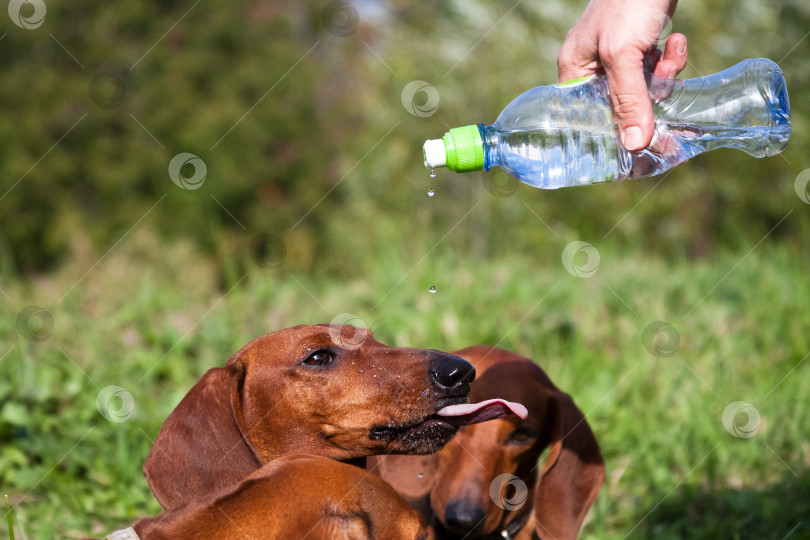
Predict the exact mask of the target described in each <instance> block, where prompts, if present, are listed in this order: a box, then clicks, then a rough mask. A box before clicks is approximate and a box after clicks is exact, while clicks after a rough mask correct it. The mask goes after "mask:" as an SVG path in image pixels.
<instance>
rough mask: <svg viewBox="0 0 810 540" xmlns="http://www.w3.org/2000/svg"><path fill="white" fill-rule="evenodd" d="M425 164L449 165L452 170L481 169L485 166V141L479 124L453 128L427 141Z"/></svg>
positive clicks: (430, 166)
mask: <svg viewBox="0 0 810 540" xmlns="http://www.w3.org/2000/svg"><path fill="white" fill-rule="evenodd" d="M423 153H424V158H425V166H426V167H428V168H430V169H433V168H434V167H447V168H448V169H450V170H451V171H456V172H467V171H480V170H483V168H484V143H483V141H482V140H481V132H480V131H479V129H478V126H476V125H471V126H464V127H458V128H453V129H451V130H450V131H448V132H447V133H445V134H444V137H442V138H441V139H434V140H431V141H426V142H425V146H424V149H423Z"/></svg>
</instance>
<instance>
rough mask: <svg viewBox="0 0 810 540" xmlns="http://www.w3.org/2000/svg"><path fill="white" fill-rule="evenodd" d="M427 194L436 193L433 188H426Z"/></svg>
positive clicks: (432, 194) (431, 195)
mask: <svg viewBox="0 0 810 540" xmlns="http://www.w3.org/2000/svg"><path fill="white" fill-rule="evenodd" d="M427 195H428V197H433V196H434V195H436V192H435V191H434V190H433V188H430V189H429V190H427Z"/></svg>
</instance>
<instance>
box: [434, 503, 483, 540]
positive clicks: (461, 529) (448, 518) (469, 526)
mask: <svg viewBox="0 0 810 540" xmlns="http://www.w3.org/2000/svg"><path fill="white" fill-rule="evenodd" d="M486 517H487V513H486V512H484V511H483V510H481V509H480V508H478V507H477V506H475V505H474V504H471V503H469V502H467V501H452V502H450V504H448V505H447V510H446V511H445V513H444V522H445V525H447V528H448V529H450V530H451V531H453V532H455V533H460V534H468V533H471V532H472V531H473V530H475V529H476V528H478V526H479V525H481V523H483V521H484V520H485V519H486Z"/></svg>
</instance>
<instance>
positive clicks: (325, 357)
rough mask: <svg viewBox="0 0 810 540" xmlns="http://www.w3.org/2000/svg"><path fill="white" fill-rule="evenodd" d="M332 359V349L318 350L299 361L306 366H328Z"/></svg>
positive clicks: (333, 358)
mask: <svg viewBox="0 0 810 540" xmlns="http://www.w3.org/2000/svg"><path fill="white" fill-rule="evenodd" d="M334 361H335V355H334V353H333V352H332V351H327V350H318V351H315V352H314V353H312V354H310V355H309V356H307V358H306V359H305V360H304V361H303V362H301V363H302V364H306V365H308V366H328V365H329V364H331V363H332V362H334Z"/></svg>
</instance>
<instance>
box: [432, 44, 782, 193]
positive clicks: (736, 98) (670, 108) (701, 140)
mask: <svg viewBox="0 0 810 540" xmlns="http://www.w3.org/2000/svg"><path fill="white" fill-rule="evenodd" d="M647 81H648V85H647V86H648V90H649V95H650V100H651V101H652V105H653V114H654V116H655V134H654V135H653V140H652V143H651V144H650V145H649V146H648V147H647V148H645V149H643V150H640V151H638V152H629V151H628V150H626V149H625V148H624V147H623V146H622V144H621V142H620V139H619V131H618V127H617V123H616V118H615V115H614V114H613V110H612V108H611V104H610V96H609V89H608V86H607V78H606V77H605V76H604V75H592V76H590V77H584V78H582V79H575V80H573V81H568V82H565V83H560V84H554V85H551V86H539V87H537V88H533V89H532V90H529V91H528V92H525V93H523V94H522V95H520V96H518V97H517V98H516V99H515V100H514V101H512V103H510V104H509V105H508V106H507V107H506V108H505V109H504V110H503V112H502V113H501V115H500V116H499V117H498V119H497V120H496V121H495V123H494V124H493V125H491V126H484V125H483V124H478V125H470V126H464V127H460V128H455V129H451V130H450V131H449V132H448V133H446V134H445V135H444V137H443V138H442V139H435V140H429V141H427V142H425V146H424V158H425V166H426V167H427V168H428V169H429V170H430V171H431V172H432V171H433V169H435V168H436V167H447V168H448V169H450V170H453V171H457V172H464V171H480V170H482V169H484V170H487V171H488V170H489V169H490V167H493V166H496V165H497V166H498V167H501V168H503V169H504V170H505V171H506V172H508V173H509V174H510V175H512V176H514V177H515V178H517V179H518V180H520V181H521V182H525V183H526V184H529V185H531V186H535V187H539V188H545V189H556V188H560V187H565V186H577V185H586V184H595V183H598V182H611V181H616V180H623V179H625V178H643V177H647V176H653V175H656V174H660V173H662V172H664V171H666V170H667V169H670V168H671V167H674V166H675V165H677V164H679V163H682V162H684V161H686V160H687V159H689V158H691V157H693V156H696V155H697V154H700V153H702V152H706V151H708V150H714V149H715V148H739V149H740V150H743V151H745V152H747V153H749V154H751V155H752V156H754V157H765V156H773V155H776V154H778V153H779V152H781V151H782V150H783V149H784V148H785V145H786V144H787V141H788V138H789V137H790V104H789V102H788V93H787V87H786V85H785V78H784V76H783V75H782V71H781V70H780V69H779V66H777V65H776V64H775V63H773V62H772V61H770V60H767V59H764V58H755V59H749V60H744V61H742V62H740V63H739V64H737V65H736V66H733V67H731V68H729V69H726V70H724V71H721V72H720V73H716V74H714V75H709V76H707V77H700V78H696V79H686V80H672V79H658V78H656V77H653V76H652V75H650V74H649V73H648V74H647Z"/></svg>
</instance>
